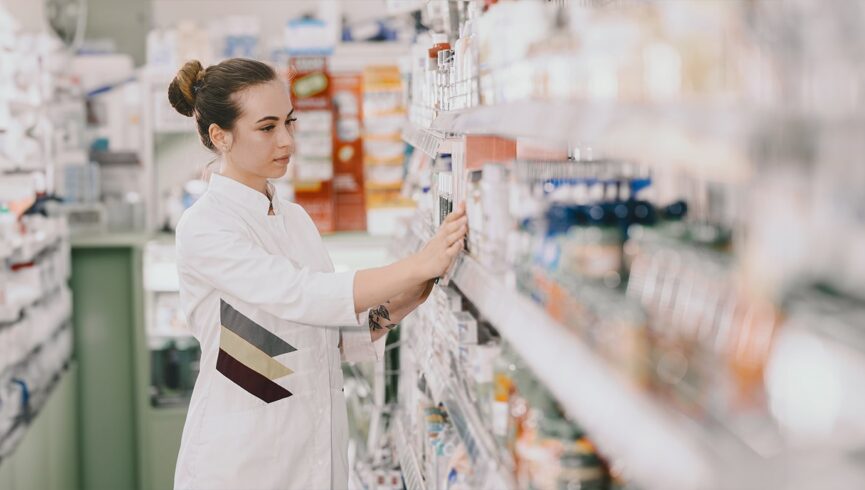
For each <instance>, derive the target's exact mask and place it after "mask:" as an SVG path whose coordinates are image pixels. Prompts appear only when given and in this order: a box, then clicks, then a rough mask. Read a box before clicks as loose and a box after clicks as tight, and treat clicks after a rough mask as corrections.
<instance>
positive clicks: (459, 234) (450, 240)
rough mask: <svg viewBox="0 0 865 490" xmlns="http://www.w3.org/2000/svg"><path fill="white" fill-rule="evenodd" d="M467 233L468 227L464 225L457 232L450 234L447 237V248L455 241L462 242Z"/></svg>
mask: <svg viewBox="0 0 865 490" xmlns="http://www.w3.org/2000/svg"><path fill="white" fill-rule="evenodd" d="M467 231H468V227H467V226H466V225H462V226H460V227H459V228H458V229H457V231H454V232H452V233H450V234H449V235H448V236H447V243H448V246H450V245H452V244H453V243H454V242H456V241H457V240H462V239H463V238H464V237H465V236H466V232H467Z"/></svg>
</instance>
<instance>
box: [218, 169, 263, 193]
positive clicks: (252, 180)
mask: <svg viewBox="0 0 865 490" xmlns="http://www.w3.org/2000/svg"><path fill="white" fill-rule="evenodd" d="M220 173H221V174H222V175H223V177H228V178H229V179H232V180H236V181H238V182H240V183H241V184H243V185H245V186H247V187H249V188H252V189H255V190H257V191H258V192H260V193H262V194H264V195H265V196H267V197H268V198H270V196H268V193H267V179H266V178H264V177H260V176H258V175H255V174H250V173H249V172H244V171H243V170H240V169H238V168H236V167H235V166H234V165H231V164H230V163H228V162H223V164H222V170H221V172H220Z"/></svg>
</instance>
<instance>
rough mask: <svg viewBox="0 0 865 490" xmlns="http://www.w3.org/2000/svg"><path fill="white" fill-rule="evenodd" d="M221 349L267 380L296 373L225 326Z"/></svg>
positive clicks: (221, 338)
mask: <svg viewBox="0 0 865 490" xmlns="http://www.w3.org/2000/svg"><path fill="white" fill-rule="evenodd" d="M219 347H220V348H221V349H222V350H224V351H225V352H227V353H229V354H231V357H233V358H235V359H237V360H238V361H240V362H242V363H243V364H245V365H246V366H247V367H249V368H250V369H253V370H255V371H256V372H258V373H259V374H261V375H262V376H264V377H266V378H267V379H277V378H281V377H283V376H288V375H289V374H291V373H293V372H294V371H292V370H291V369H289V368H287V367H285V366H283V365H282V364H280V363H279V362H277V361H276V360H275V359H273V358H272V357H270V356H268V355H267V354H265V353H264V352H263V351H261V350H260V349H259V348H257V347H255V346H254V345H252V344H250V343H249V342H247V341H245V340H243V338H242V337H240V336H239V335H237V334H236V333H234V332H232V331H231V330H229V329H227V328H225V327H224V326H223V327H222V334H221V335H220V337H219Z"/></svg>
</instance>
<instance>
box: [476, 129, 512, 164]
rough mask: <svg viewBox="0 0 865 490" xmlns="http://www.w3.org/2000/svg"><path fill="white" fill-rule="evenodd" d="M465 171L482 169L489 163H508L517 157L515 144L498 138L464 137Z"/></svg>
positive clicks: (482, 136) (510, 140) (483, 136)
mask: <svg viewBox="0 0 865 490" xmlns="http://www.w3.org/2000/svg"><path fill="white" fill-rule="evenodd" d="M465 138H466V143H465V145H466V151H465V164H466V167H465V168H466V169H468V170H474V169H479V168H483V166H484V164H486V163H491V162H510V161H513V160H514V159H516V157H517V142H516V141H514V140H512V139H507V138H501V137H499V136H485V135H466V137H465Z"/></svg>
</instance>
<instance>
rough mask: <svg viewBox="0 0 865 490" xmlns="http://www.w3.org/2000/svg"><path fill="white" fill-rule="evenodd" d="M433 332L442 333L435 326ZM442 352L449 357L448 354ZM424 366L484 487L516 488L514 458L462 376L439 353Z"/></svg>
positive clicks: (435, 396) (432, 388) (427, 380)
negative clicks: (497, 438) (485, 419)
mask: <svg viewBox="0 0 865 490" xmlns="http://www.w3.org/2000/svg"><path fill="white" fill-rule="evenodd" d="M433 335H439V332H438V330H437V329H435V328H433ZM439 345H441V344H439ZM442 354H444V355H446V356H447V355H448V354H449V353H447V352H445V353H442ZM416 357H417V355H416ZM447 357H448V358H449V356H447ZM421 369H422V370H423V372H424V377H425V378H426V382H427V386H429V388H430V392H431V393H432V395H433V398H434V399H435V400H436V401H438V402H441V403H443V404H444V405H445V408H447V412H448V417H449V418H450V419H451V421H453V424H454V427H455V428H456V430H457V433H458V434H459V436H460V439H462V441H463V444H465V446H466V452H467V453H468V455H469V458H470V459H471V461H472V465H473V467H474V470H475V472H479V473H480V478H479V481H483V482H485V487H484V488H486V489H489V490H493V489H504V488H516V482H514V481H513V479H512V478H511V476H510V475H513V461H509V460H508V459H507V458H506V456H505V455H504V454H502V452H501V451H500V449H499V447H498V445H497V444H496V441H495V439H494V438H493V435H492V433H491V432H490V431H489V429H488V428H486V427H485V424H484V422H483V420H482V418H481V415H480V413H479V412H478V409H477V407H476V406H475V404H474V403H472V402H471V400H469V397H468V394H467V392H466V388H465V386H463V385H462V384H461V383H460V381H459V380H460V379H461V378H462V376H459V375H457V374H456V373H453V372H452V369H450V368H449V367H447V366H444V365H443V364H442V360H441V359H440V358H439V357H438V356H432V357H430V358H429V359H426V360H425V362H421Z"/></svg>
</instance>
